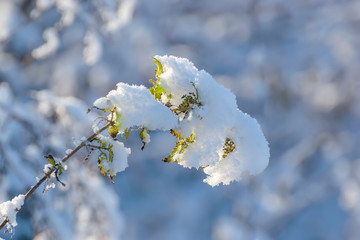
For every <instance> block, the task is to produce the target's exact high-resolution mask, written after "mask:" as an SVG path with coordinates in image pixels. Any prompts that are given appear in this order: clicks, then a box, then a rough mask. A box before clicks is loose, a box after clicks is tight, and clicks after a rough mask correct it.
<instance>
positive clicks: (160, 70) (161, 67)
mask: <svg viewBox="0 0 360 240" xmlns="http://www.w3.org/2000/svg"><path fill="white" fill-rule="evenodd" d="M153 60H154V62H155V64H156V66H157V68H156V70H155V76H156V79H157V80H158V81H160V77H159V76H160V75H161V74H163V73H164V69H163V66H162V64H161V62H160V61H159V60H157V59H156V58H153Z"/></svg>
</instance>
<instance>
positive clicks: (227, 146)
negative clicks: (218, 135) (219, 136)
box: [221, 138, 235, 158]
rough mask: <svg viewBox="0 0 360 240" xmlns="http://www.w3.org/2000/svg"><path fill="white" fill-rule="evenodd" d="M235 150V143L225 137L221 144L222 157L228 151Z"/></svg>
mask: <svg viewBox="0 0 360 240" xmlns="http://www.w3.org/2000/svg"><path fill="white" fill-rule="evenodd" d="M234 150H235V143H234V141H233V140H231V139H230V138H226V140H225V144H224V146H223V152H224V153H223V155H222V156H221V157H222V158H226V157H227V156H228V154H229V153H231V152H233V151H234Z"/></svg>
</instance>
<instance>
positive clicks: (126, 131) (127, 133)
mask: <svg viewBox="0 0 360 240" xmlns="http://www.w3.org/2000/svg"><path fill="white" fill-rule="evenodd" d="M124 135H125V140H127V139H128V137H129V135H130V130H129V129H128V128H127V129H125V131H124Z"/></svg>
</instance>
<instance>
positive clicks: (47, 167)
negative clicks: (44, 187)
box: [43, 163, 55, 178]
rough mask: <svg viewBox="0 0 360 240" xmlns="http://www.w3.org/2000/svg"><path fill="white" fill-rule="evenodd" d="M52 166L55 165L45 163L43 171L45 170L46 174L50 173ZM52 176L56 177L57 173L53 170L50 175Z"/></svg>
mask: <svg viewBox="0 0 360 240" xmlns="http://www.w3.org/2000/svg"><path fill="white" fill-rule="evenodd" d="M52 167H53V165H52V164H51V163H48V164H45V165H44V170H43V171H44V174H48V173H50V170H51V169H52ZM50 177H52V178H54V177H55V173H54V172H52V173H51V175H50Z"/></svg>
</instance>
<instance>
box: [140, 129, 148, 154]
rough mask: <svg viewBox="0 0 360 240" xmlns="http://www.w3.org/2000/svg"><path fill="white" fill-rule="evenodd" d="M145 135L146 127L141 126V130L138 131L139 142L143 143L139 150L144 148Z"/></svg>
mask: <svg viewBox="0 0 360 240" xmlns="http://www.w3.org/2000/svg"><path fill="white" fill-rule="evenodd" d="M147 135H148V132H147V130H146V128H145V127H143V128H142V130H141V131H140V133H139V136H140V139H141V142H142V144H143V145H142V147H141V150H144V148H145V145H146V142H145V138H146V137H147Z"/></svg>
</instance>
